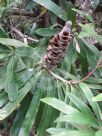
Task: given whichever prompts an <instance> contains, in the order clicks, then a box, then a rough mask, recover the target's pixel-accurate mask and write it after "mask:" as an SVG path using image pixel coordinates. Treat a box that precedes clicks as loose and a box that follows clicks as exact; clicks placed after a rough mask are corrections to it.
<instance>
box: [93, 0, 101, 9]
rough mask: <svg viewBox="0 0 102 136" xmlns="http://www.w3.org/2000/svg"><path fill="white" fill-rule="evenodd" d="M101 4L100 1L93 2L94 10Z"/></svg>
mask: <svg viewBox="0 0 102 136" xmlns="http://www.w3.org/2000/svg"><path fill="white" fill-rule="evenodd" d="M99 3H100V0H93V8H94V9H96V8H97V6H98V4H99Z"/></svg>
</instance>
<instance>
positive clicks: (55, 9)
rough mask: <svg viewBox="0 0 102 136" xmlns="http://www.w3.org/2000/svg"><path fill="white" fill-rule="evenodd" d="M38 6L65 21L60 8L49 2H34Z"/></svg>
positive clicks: (44, 0) (46, 0)
mask: <svg viewBox="0 0 102 136" xmlns="http://www.w3.org/2000/svg"><path fill="white" fill-rule="evenodd" d="M34 1H35V2H37V3H38V4H40V5H42V6H43V7H45V8H47V9H48V10H50V11H51V12H52V13H54V14H55V15H56V16H58V17H59V18H61V19H62V20H64V21H67V20H68V19H67V14H66V12H65V11H63V10H62V9H61V8H60V7H58V6H57V5H56V4H55V3H53V2H52V1H51V0H43V1H42V0H34Z"/></svg>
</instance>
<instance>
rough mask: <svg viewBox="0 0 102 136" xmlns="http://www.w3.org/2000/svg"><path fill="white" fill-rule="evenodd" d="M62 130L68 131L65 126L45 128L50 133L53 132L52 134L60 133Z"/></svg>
mask: <svg viewBox="0 0 102 136" xmlns="http://www.w3.org/2000/svg"><path fill="white" fill-rule="evenodd" d="M63 131H68V129H66V128H48V129H47V132H48V133H50V134H53V135H54V134H58V133H61V132H63Z"/></svg>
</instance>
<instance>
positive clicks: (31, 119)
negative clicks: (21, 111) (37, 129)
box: [18, 90, 41, 136]
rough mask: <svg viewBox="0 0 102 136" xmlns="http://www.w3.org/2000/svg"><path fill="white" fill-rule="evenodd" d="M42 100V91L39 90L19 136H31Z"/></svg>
mask: <svg viewBox="0 0 102 136" xmlns="http://www.w3.org/2000/svg"><path fill="white" fill-rule="evenodd" d="M40 98H41V91H40V90H37V91H36V93H35V94H34V96H33V98H32V101H31V103H30V105H29V109H28V111H27V114H26V116H25V119H24V121H23V124H22V127H21V129H20V132H19V134H18V136H21V135H22V136H29V133H30V130H31V128H32V126H33V124H34V121H35V119H36V115H37V112H38V109H39V105H40Z"/></svg>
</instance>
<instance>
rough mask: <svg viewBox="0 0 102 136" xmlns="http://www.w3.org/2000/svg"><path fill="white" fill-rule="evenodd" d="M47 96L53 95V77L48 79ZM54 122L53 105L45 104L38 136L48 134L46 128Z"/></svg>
mask: <svg viewBox="0 0 102 136" xmlns="http://www.w3.org/2000/svg"><path fill="white" fill-rule="evenodd" d="M47 85H48V88H47V96H49V97H51V96H52V95H53V92H52V90H51V88H52V87H51V79H50V78H49V79H47ZM51 123H52V107H50V106H48V105H45V106H44V111H43V115H42V118H41V121H40V124H39V126H38V131H37V132H38V136H44V135H46V129H47V128H48V127H49V126H50V124H51Z"/></svg>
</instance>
